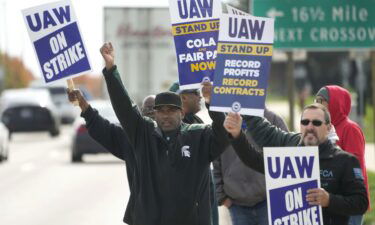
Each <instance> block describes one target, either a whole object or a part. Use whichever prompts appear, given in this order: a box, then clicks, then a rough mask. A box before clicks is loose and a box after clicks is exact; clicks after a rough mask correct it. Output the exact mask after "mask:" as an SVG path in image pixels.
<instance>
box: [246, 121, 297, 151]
mask: <svg viewBox="0 0 375 225" xmlns="http://www.w3.org/2000/svg"><path fill="white" fill-rule="evenodd" d="M244 120H245V122H246V125H247V131H246V132H249V134H250V135H251V136H252V137H253V139H254V141H255V142H256V144H257V145H258V146H259V147H261V148H263V147H271V146H296V145H298V144H299V142H300V140H301V137H300V135H299V134H297V133H292V132H286V131H284V130H282V129H280V128H278V127H276V126H274V125H272V124H271V123H270V122H269V121H268V120H266V119H265V118H262V117H258V116H244Z"/></svg>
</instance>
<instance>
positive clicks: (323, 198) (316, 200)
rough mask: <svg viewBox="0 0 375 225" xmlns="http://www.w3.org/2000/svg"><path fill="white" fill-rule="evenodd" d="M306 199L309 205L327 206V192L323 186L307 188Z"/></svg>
mask: <svg viewBox="0 0 375 225" xmlns="http://www.w3.org/2000/svg"><path fill="white" fill-rule="evenodd" d="M306 201H307V202H308V203H309V204H310V205H321V206H322V207H328V205H329V193H328V192H327V191H326V190H324V189H323V188H313V189H309V190H307V195H306Z"/></svg>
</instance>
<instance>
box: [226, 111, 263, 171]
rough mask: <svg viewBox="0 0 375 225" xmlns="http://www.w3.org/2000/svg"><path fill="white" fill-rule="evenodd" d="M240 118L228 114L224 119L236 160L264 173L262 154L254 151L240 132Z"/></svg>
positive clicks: (235, 114)
mask: <svg viewBox="0 0 375 225" xmlns="http://www.w3.org/2000/svg"><path fill="white" fill-rule="evenodd" d="M241 126H242V117H241V116H240V115H239V114H238V113H229V114H228V115H227V117H226V118H225V122H224V127H225V129H226V130H227V132H228V133H229V134H230V135H231V136H232V139H231V144H232V146H233V149H234V151H235V152H236V153H237V155H238V158H240V160H241V161H242V162H243V163H244V164H245V165H246V166H248V167H250V168H251V169H254V170H256V171H258V172H260V173H264V161H263V152H261V151H258V150H256V148H254V147H253V146H252V145H251V144H250V143H249V141H248V140H247V138H246V135H245V134H244V133H243V132H242V129H241Z"/></svg>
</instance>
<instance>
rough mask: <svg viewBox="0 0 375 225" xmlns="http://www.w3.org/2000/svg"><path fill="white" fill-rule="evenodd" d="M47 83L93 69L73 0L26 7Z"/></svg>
mask: <svg viewBox="0 0 375 225" xmlns="http://www.w3.org/2000/svg"><path fill="white" fill-rule="evenodd" d="M22 14H23V18H24V20H25V23H26V26H27V30H28V32H29V36H30V39H31V42H32V43H33V46H34V50H35V53H36V55H37V58H38V61H39V64H40V68H41V71H42V74H43V77H44V80H45V82H46V83H50V82H53V81H56V80H60V79H65V78H71V77H72V76H73V75H74V76H78V75H81V74H83V73H86V72H89V71H91V66H90V62H89V58H88V55H87V52H86V48H85V46H84V43H83V41H82V37H81V34H80V31H79V28H78V23H77V19H76V15H75V13H74V11H73V7H72V4H71V2H70V1H69V0H65V1H60V2H55V3H50V4H45V5H40V6H37V7H33V8H29V9H25V10H23V11H22Z"/></svg>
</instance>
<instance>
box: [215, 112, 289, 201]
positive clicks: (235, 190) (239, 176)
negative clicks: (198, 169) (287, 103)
mask: <svg viewBox="0 0 375 225" xmlns="http://www.w3.org/2000/svg"><path fill="white" fill-rule="evenodd" d="M264 116H265V118H266V119H267V120H268V121H270V122H271V124H273V125H275V126H277V127H279V128H281V129H283V130H285V131H288V128H287V126H286V124H285V122H284V120H283V119H282V118H281V117H280V116H278V115H276V114H275V113H273V112H271V111H269V110H268V109H267V108H266V109H265V111H264ZM246 135H247V138H248V140H249V142H250V143H251V144H252V145H253V146H255V147H256V148H257V149H259V147H258V146H257V145H256V144H255V142H254V140H253V139H252V137H251V136H249V135H248V134H246ZM213 166H214V180H215V186H216V197H217V201H218V203H219V205H222V204H223V201H224V200H225V199H226V198H230V199H231V200H232V203H233V204H236V205H242V206H254V205H256V204H257V203H259V202H262V201H264V200H265V199H266V184H265V178H264V175H263V174H261V173H259V172H257V171H255V170H253V169H250V168H249V167H247V166H246V165H244V164H243V163H242V161H241V160H240V159H239V158H238V156H237V154H236V153H235V151H234V150H233V147H232V146H231V145H230V146H229V147H228V148H227V149H226V150H225V151H224V153H222V154H221V156H220V157H219V158H218V159H217V160H215V161H214V162H213Z"/></svg>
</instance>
